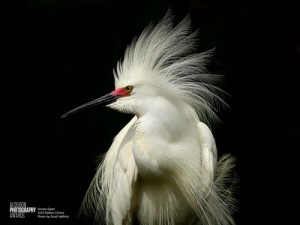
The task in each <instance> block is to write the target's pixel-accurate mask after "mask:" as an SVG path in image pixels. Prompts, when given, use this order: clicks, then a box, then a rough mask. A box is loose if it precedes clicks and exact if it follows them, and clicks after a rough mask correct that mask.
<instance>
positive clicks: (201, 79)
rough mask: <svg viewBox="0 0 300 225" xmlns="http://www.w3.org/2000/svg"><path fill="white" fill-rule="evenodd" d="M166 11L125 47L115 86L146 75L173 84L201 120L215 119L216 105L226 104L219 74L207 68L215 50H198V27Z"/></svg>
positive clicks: (148, 78) (115, 74) (147, 77)
mask: <svg viewBox="0 0 300 225" xmlns="http://www.w3.org/2000/svg"><path fill="white" fill-rule="evenodd" d="M173 20H174V17H173V16H172V14H171V12H170V11H168V12H167V14H166V16H165V17H164V18H163V19H162V20H161V21H160V22H159V23H158V24H157V25H156V26H155V27H154V26H153V25H152V24H151V25H149V26H148V27H147V28H146V29H145V30H144V31H143V32H142V34H141V35H140V37H139V38H138V39H135V40H134V41H133V42H132V44H131V45H129V46H128V47H127V49H126V52H125V56H124V59H123V61H120V62H118V64H117V69H116V71H115V70H114V76H115V86H116V87H122V86H125V85H127V84H128V83H130V81H132V80H136V79H146V80H149V81H150V80H151V81H153V80H154V81H155V82H156V83H158V84H160V85H163V86H168V87H171V88H173V89H172V90H174V92H176V93H177V95H178V96H180V97H181V98H182V100H183V101H184V102H185V103H187V104H188V105H190V106H191V107H192V108H194V110H195V111H196V112H197V114H198V115H199V117H200V119H201V120H205V121H207V122H210V121H211V120H214V119H217V118H218V117H217V116H216V113H215V112H216V111H217V110H218V108H219V106H227V105H226V103H225V102H224V100H222V95H223V94H224V92H223V91H222V90H221V89H219V88H218V87H216V86H214V83H215V82H216V81H217V80H218V77H219V76H218V75H214V74H210V73H209V72H208V71H207V70H206V64H207V62H208V61H209V59H210V57H211V55H212V53H213V52H214V50H213V49H212V50H209V51H206V52H203V53H197V52H196V50H197V39H198V38H197V36H198V35H197V33H198V32H197V31H194V32H193V31H192V30H191V20H190V17H189V16H186V17H185V18H184V19H183V20H182V21H181V22H180V23H179V24H178V25H176V26H174V23H173Z"/></svg>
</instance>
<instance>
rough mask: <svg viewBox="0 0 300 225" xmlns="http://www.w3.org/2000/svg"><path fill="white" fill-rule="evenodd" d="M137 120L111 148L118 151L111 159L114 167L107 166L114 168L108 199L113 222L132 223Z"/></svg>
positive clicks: (134, 120)
mask: <svg viewBox="0 0 300 225" xmlns="http://www.w3.org/2000/svg"><path fill="white" fill-rule="evenodd" d="M136 120H137V119H136V117H135V118H134V119H132V121H131V122H130V123H129V124H128V129H125V130H124V132H123V131H121V132H120V133H119V134H118V136H117V138H116V140H115V142H117V143H116V144H115V143H114V144H113V145H112V147H111V150H113V151H117V154H116V157H115V158H111V159H110V160H111V161H112V162H113V165H112V167H108V168H106V169H107V170H111V169H112V171H111V177H110V187H109V189H110V190H109V200H108V201H109V202H110V204H111V206H109V208H110V209H109V210H110V211H111V215H112V221H113V224H131V212H132V211H131V210H132V198H133V190H134V184H135V181H136V179H137V167H136V164H135V161H134V158H133V154H132V142H133V137H134V132H135V126H134V123H135V122H136ZM125 128H126V127H125ZM121 139H122V140H121ZM115 148H116V149H117V150H116V149H115ZM107 210H108V209H107Z"/></svg>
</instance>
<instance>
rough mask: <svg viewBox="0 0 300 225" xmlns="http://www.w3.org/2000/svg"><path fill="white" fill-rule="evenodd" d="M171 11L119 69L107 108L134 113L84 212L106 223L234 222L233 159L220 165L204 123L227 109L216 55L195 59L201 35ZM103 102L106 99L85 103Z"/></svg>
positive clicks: (199, 55) (97, 178)
mask: <svg viewBox="0 0 300 225" xmlns="http://www.w3.org/2000/svg"><path fill="white" fill-rule="evenodd" d="M172 20H173V17H172V16H171V15H170V13H167V15H166V16H165V17H164V19H163V20H162V21H161V22H159V23H158V24H157V25H156V26H155V27H153V26H149V27H147V28H146V29H145V30H144V31H143V33H142V34H141V36H140V37H139V38H138V39H137V40H135V41H133V43H132V44H131V45H130V46H129V47H128V48H127V50H126V52H125V57H124V59H123V61H122V62H119V63H118V65H117V69H116V71H114V76H115V86H116V90H115V91H114V92H112V93H111V94H110V95H109V96H110V97H109V98H108V97H107V96H106V97H105V98H104V100H105V101H107V99H109V100H111V99H110V98H111V96H112V95H113V96H114V97H116V98H114V99H113V102H112V103H111V102H110V104H108V107H110V108H113V109H116V110H119V111H121V112H126V113H131V114H134V115H135V116H134V118H133V119H132V120H131V121H130V122H129V123H128V124H127V125H126V126H125V127H124V128H123V129H122V130H121V131H120V132H119V134H118V135H117V136H116V137H115V139H114V141H113V143H112V145H111V147H110V149H109V150H108V152H107V153H106V155H105V157H104V159H103V161H102V162H101V164H100V166H99V168H98V170H97V173H96V175H95V177H94V179H93V181H92V183H91V185H90V187H89V189H88V191H87V194H86V196H85V199H84V202H83V205H82V212H83V213H87V214H90V213H92V214H94V215H95V221H96V222H99V223H100V221H105V222H106V223H107V224H115V225H121V224H132V223H133V221H138V222H139V224H143V225H173V224H174V225H175V224H187V225H190V224H199V225H200V224H201V225H229V224H231V225H232V224H234V221H233V219H232V216H231V214H232V212H233V211H234V200H233V198H232V192H231V191H232V185H233V184H234V181H233V180H232V179H231V176H232V174H231V173H232V167H233V159H232V158H231V157H230V156H228V155H227V156H223V157H222V158H221V159H220V160H219V161H218V162H217V149H216V144H215V140H214V137H213V135H212V133H211V131H210V129H209V128H208V126H207V125H205V124H204V123H203V122H201V121H206V122H209V121H210V120H211V119H215V118H217V117H216V115H215V112H214V111H215V109H216V108H217V107H218V105H219V104H222V105H224V104H225V103H224V101H223V100H222V99H221V97H220V93H222V91H221V90H220V89H218V88H217V87H215V86H214V85H213V83H214V81H215V80H216V77H217V76H216V75H213V74H209V73H208V72H207V71H206V70H205V64H206V62H207V60H208V59H209V56H210V54H211V52H210V51H209V52H204V53H195V50H196V40H197V33H196V32H192V31H191V25H190V19H189V17H186V18H185V19H184V20H183V21H182V22H180V23H179V24H178V25H177V26H175V27H173V22H172ZM101 102H103V98H101V99H97V100H95V101H93V102H92V103H88V104H85V105H84V106H81V107H78V108H76V109H74V110H72V111H71V112H70V113H73V112H75V111H78V110H81V109H82V108H84V107H87V106H88V105H89V104H93V105H94V104H98V103H101Z"/></svg>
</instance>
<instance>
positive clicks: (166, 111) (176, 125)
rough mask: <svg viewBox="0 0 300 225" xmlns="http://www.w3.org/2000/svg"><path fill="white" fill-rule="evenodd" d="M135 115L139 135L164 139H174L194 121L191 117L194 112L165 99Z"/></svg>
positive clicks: (193, 115)
mask: <svg viewBox="0 0 300 225" xmlns="http://www.w3.org/2000/svg"><path fill="white" fill-rule="evenodd" d="M137 116H138V121H137V124H136V130H137V132H138V133H139V135H159V136H161V138H165V139H166V140H176V139H177V138H178V137H179V136H181V135H182V133H184V132H185V129H186V127H188V124H189V123H191V121H194V120H191V117H193V118H194V117H195V116H196V114H194V112H193V111H192V110H187V109H183V107H179V106H176V107H174V105H173V104H172V103H170V102H167V101H166V102H164V104H160V105H159V107H156V106H155V104H154V105H152V107H151V109H149V110H148V111H146V112H145V113H143V114H141V115H137ZM183 125H184V126H183Z"/></svg>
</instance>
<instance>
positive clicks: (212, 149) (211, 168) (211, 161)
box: [197, 122, 217, 186]
mask: <svg viewBox="0 0 300 225" xmlns="http://www.w3.org/2000/svg"><path fill="white" fill-rule="evenodd" d="M197 125H198V133H199V139H200V149H201V164H202V168H203V170H204V179H206V180H207V183H208V184H209V185H208V186H211V185H212V184H213V180H214V174H215V170H216V165H217V147H216V143H215V139H214V137H213V135H212V132H211V131H210V129H209V128H208V126H207V125H206V124H204V123H202V122H198V124H197Z"/></svg>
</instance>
